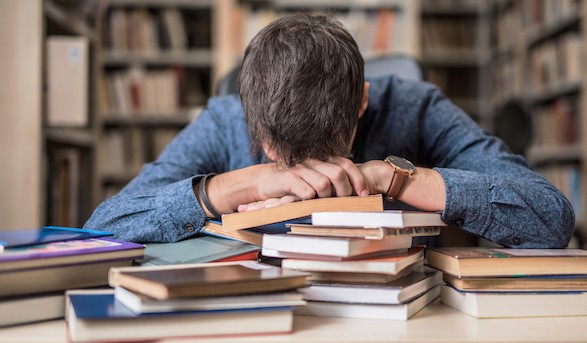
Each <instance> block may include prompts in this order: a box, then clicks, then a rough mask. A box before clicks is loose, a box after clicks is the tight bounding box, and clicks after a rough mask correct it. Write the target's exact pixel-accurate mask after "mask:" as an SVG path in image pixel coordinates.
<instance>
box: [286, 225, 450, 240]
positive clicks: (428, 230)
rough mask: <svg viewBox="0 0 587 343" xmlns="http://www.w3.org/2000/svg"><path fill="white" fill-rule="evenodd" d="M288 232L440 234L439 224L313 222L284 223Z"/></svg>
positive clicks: (351, 235)
mask: <svg viewBox="0 0 587 343" xmlns="http://www.w3.org/2000/svg"><path fill="white" fill-rule="evenodd" d="M286 226H287V227H288V228H289V229H290V233H291V234H294V235H305V236H333V237H348V238H364V239H383V238H384V237H387V236H406V235H408V236H412V237H416V236H436V235H439V234H440V229H441V227H440V226H420V227H404V228H394V227H366V226H335V225H313V224H296V223H292V224H286Z"/></svg>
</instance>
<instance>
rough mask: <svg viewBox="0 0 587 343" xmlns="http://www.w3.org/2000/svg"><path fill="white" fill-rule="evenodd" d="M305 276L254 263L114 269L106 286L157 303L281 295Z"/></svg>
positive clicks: (302, 285) (300, 273)
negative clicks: (136, 294) (121, 289)
mask: <svg viewBox="0 0 587 343" xmlns="http://www.w3.org/2000/svg"><path fill="white" fill-rule="evenodd" d="M306 279H307V274H306V273H302V272H297V271H293V270H285V269H281V268H279V267H275V266H271V265H268V264H263V263H259V262H254V261H238V262H215V263H206V264H186V265H171V266H154V267H141V268H113V269H112V270H110V275H109V283H110V286H112V287H117V286H120V287H124V288H126V289H128V290H130V291H133V292H138V293H142V294H144V295H148V296H150V297H152V298H156V299H169V298H186V297H206V296H227V295H237V294H253V293H263V292H273V291H283V290H290V289H295V288H298V287H304V286H306V285H307V280H306Z"/></svg>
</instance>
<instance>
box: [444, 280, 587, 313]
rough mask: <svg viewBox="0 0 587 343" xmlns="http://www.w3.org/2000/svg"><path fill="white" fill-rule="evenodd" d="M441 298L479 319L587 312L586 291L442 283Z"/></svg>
mask: <svg viewBox="0 0 587 343" xmlns="http://www.w3.org/2000/svg"><path fill="white" fill-rule="evenodd" d="M441 300H442V302H443V303H444V304H446V305H448V306H450V307H453V308H455V309H457V310H459V311H461V312H464V313H467V314H469V315H471V316H474V317H477V318H509V317H555V316H556V317H559V316H585V315H587V293H584V292H538V293H535V292H526V293H520V292H515V293H510V292H465V291H459V290H456V289H454V288H452V287H450V286H447V285H443V286H442V294H441Z"/></svg>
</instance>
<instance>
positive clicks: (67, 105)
mask: <svg viewBox="0 0 587 343" xmlns="http://www.w3.org/2000/svg"><path fill="white" fill-rule="evenodd" d="M47 85H48V90H47V105H48V112H47V124H48V125H49V126H71V127H83V126H86V125H88V123H89V116H88V85H89V81H88V40H87V38H85V37H71V36H50V37H49V38H48V39H47Z"/></svg>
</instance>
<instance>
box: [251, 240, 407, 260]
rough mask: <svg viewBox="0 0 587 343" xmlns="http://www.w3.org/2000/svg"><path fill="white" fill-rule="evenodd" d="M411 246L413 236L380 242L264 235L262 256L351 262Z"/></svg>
mask: <svg viewBox="0 0 587 343" xmlns="http://www.w3.org/2000/svg"><path fill="white" fill-rule="evenodd" d="M411 246H412V237H411V236H397V237H395V236H390V237H386V238H384V239H380V240H367V239H360V238H343V237H307V236H297V235H263V250H262V254H263V255H265V256H272V257H280V258H288V257H292V258H296V255H295V254H302V255H309V256H306V258H310V256H325V257H328V256H332V257H335V258H336V257H338V258H350V257H356V256H361V255H368V254H373V253H381V252H384V251H391V250H397V249H407V248H409V247H411ZM274 251H275V252H277V254H276V253H274ZM288 254H289V255H288ZM276 255H277V256H276ZM302 258H303V257H302Z"/></svg>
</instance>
